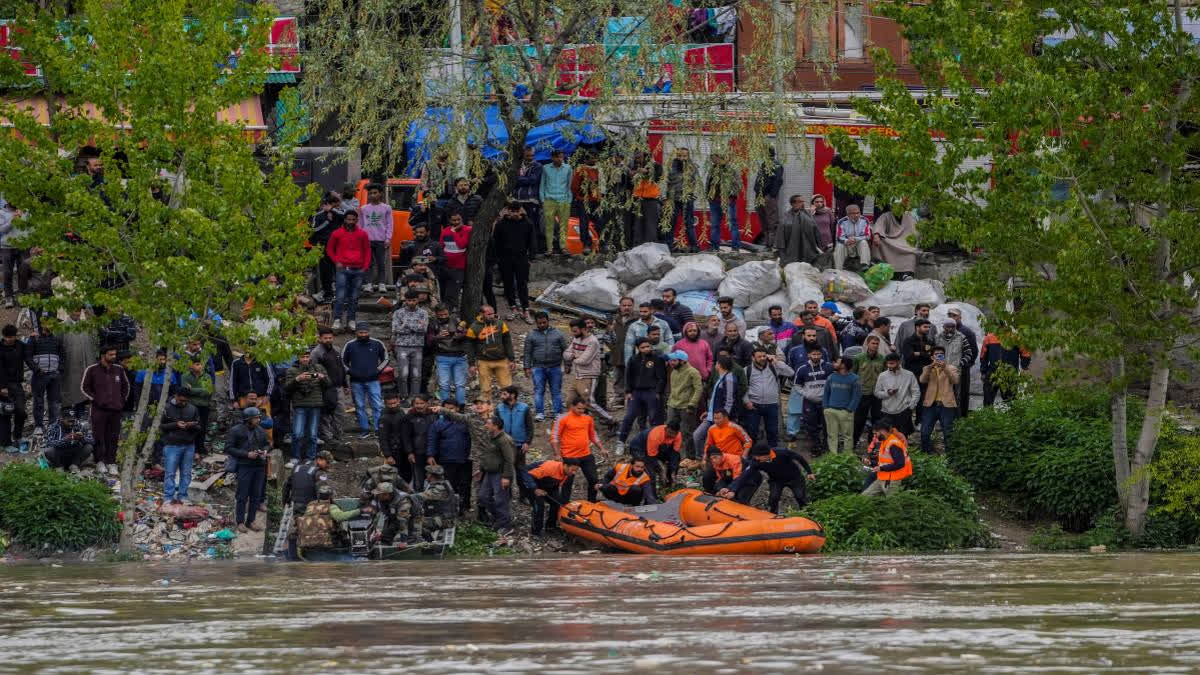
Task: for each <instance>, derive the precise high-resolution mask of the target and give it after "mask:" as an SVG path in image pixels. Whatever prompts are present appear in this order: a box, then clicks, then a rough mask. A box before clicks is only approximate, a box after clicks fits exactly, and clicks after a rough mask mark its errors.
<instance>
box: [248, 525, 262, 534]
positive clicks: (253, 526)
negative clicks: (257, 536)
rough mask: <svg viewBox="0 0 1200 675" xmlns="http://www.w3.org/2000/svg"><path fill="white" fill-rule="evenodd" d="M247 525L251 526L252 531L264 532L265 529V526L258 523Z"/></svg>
mask: <svg viewBox="0 0 1200 675" xmlns="http://www.w3.org/2000/svg"><path fill="white" fill-rule="evenodd" d="M246 527H247V528H249V529H250V530H251V531H252V532H262V531H263V526H262V525H260V524H258V523H250V524H249V525H247V526H246Z"/></svg>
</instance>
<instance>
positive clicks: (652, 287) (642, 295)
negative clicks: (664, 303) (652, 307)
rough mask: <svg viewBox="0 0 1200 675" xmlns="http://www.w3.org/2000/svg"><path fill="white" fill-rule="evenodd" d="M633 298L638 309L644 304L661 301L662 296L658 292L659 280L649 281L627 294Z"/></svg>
mask: <svg viewBox="0 0 1200 675" xmlns="http://www.w3.org/2000/svg"><path fill="white" fill-rule="evenodd" d="M626 295H628V296H629V297H631V298H633V306H634V308H635V309H636V308H637V307H638V306H639V305H641V304H642V303H643V302H650V301H651V300H659V299H661V297H662V296H661V294H659V292H658V279H647V280H645V281H643V282H642V283H640V284H638V285H637V286H636V287H635V288H634V289H633V290H631V291H629V292H628V293H626Z"/></svg>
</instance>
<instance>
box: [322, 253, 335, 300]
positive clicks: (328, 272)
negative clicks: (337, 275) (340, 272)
mask: <svg viewBox="0 0 1200 675" xmlns="http://www.w3.org/2000/svg"><path fill="white" fill-rule="evenodd" d="M336 269H337V264H336V263H334V262H333V259H332V258H330V257H329V254H328V253H322V254H321V260H320V261H319V262H317V290H319V291H321V292H322V293H324V294H325V297H326V298H330V299H332V298H333V275H334V272H335V271H336Z"/></svg>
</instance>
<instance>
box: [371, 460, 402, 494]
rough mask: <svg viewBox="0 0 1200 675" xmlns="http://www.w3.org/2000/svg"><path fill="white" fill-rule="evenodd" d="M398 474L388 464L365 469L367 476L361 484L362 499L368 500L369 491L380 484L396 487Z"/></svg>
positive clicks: (394, 468) (398, 481)
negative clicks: (389, 484)
mask: <svg viewBox="0 0 1200 675" xmlns="http://www.w3.org/2000/svg"><path fill="white" fill-rule="evenodd" d="M399 478H400V473H399V472H398V471H396V467H394V466H392V465H390V464H380V465H379V466H373V467H371V468H370V469H367V475H366V477H365V478H363V482H362V498H363V499H370V498H371V491H372V490H374V489H375V487H376V486H377V485H380V484H382V483H391V484H392V485H398V484H399V483H400V480H399Z"/></svg>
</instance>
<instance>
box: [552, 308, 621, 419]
mask: <svg viewBox="0 0 1200 675" xmlns="http://www.w3.org/2000/svg"><path fill="white" fill-rule="evenodd" d="M563 364H564V365H565V366H566V368H567V370H568V371H570V373H571V391H572V392H574V394H575V395H576V396H578V397H580V398H582V399H583V400H584V401H587V404H588V408H590V409H591V410H592V412H594V413H596V414H597V415H599V416H600V417H601V419H603V420H604V421H605V422H607V423H608V424H609V426H610V427H611V426H613V425H614V424H615V420H613V417H612V415H609V414H608V411H607V410H605V409H604V408H601V407H600V406H599V405H598V404H597V403H596V399H595V397H594V395H593V394H594V393H595V390H596V379H597V378H599V377H600V368H601V366H602V365H603V363H602V357H601V353H600V340H599V339H598V338H597V337H596V336H595V335H592V332H591V331H590V330H588V326H587V322H586V321H584V320H583V319H576V320H574V321H572V322H571V343H570V344H568V345H567V348H566V349H565V350H564V351H563Z"/></svg>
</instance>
